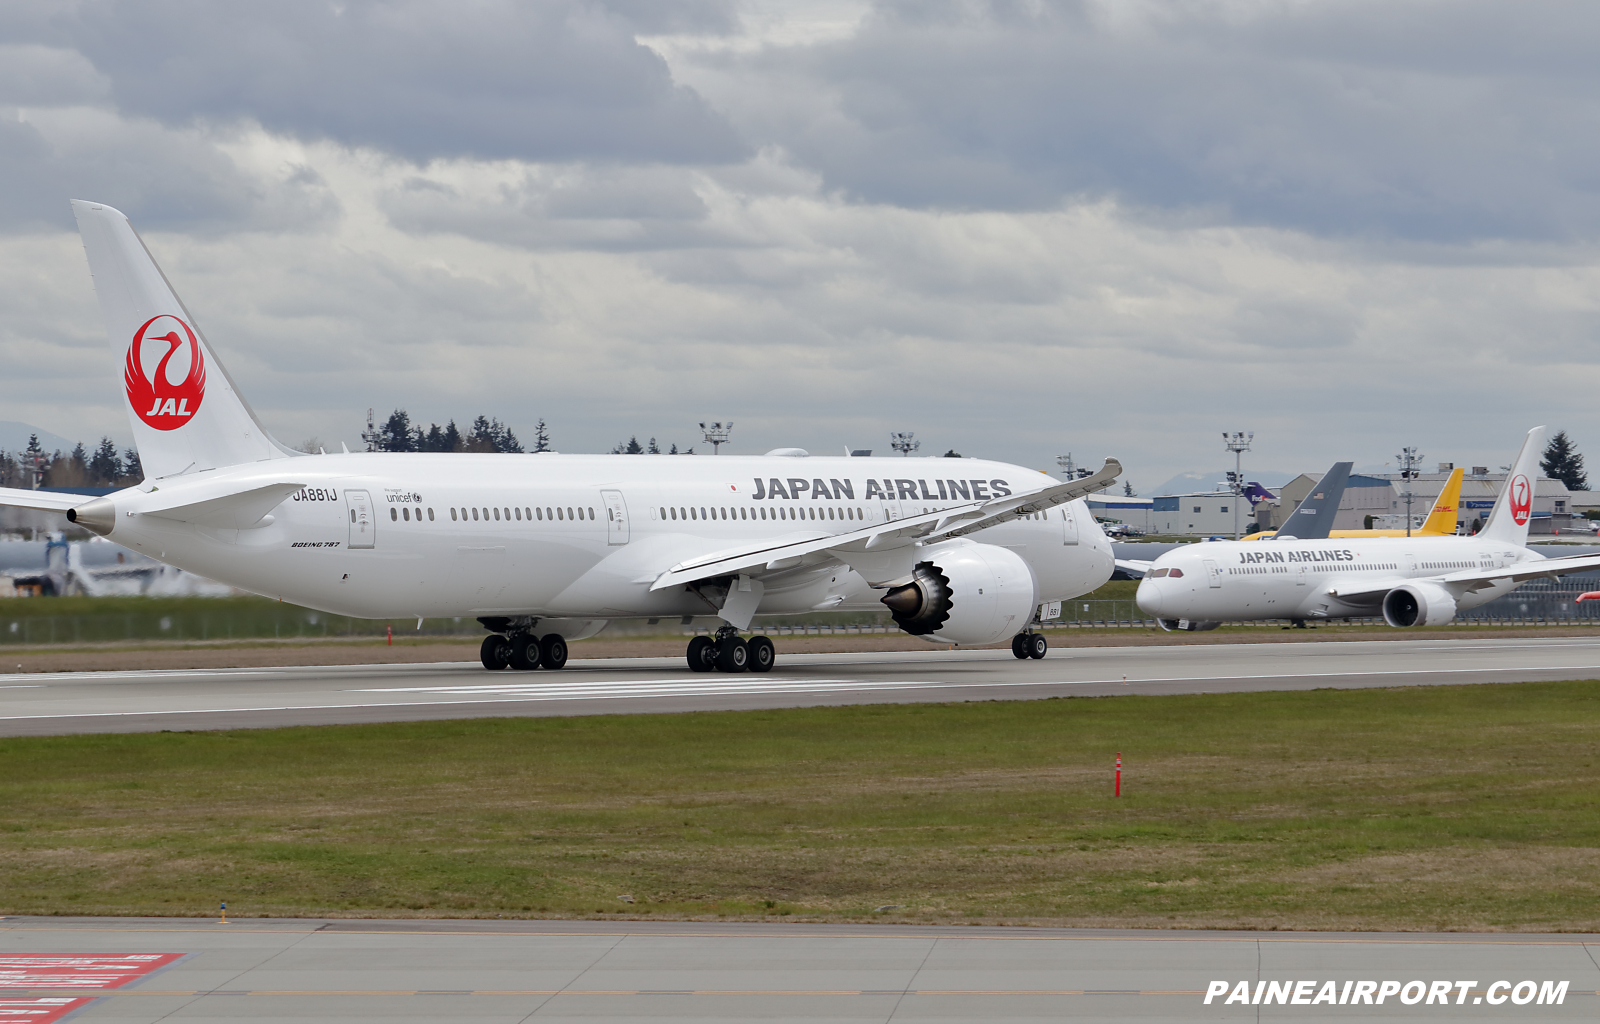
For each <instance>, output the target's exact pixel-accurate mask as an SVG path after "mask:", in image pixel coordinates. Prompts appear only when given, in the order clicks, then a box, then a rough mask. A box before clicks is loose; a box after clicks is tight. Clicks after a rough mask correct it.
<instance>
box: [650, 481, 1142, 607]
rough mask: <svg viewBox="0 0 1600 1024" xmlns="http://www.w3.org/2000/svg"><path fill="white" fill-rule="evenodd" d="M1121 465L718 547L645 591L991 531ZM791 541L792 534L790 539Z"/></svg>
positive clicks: (1072, 494) (1079, 491) (1067, 497)
mask: <svg viewBox="0 0 1600 1024" xmlns="http://www.w3.org/2000/svg"><path fill="white" fill-rule="evenodd" d="M1121 472H1122V464H1121V463H1120V462H1118V461H1117V460H1116V459H1106V462H1105V466H1104V467H1102V468H1101V470H1100V471H1099V472H1098V473H1095V474H1094V475H1093V476H1087V477H1084V478H1083V479H1081V480H1067V481H1062V482H1061V483H1058V484H1053V485H1051V486H1049V487H1045V488H1041V489H1040V490H1037V491H1032V492H1030V493H1028V494H1016V495H1010V496H1008V497H1004V498H991V499H989V500H988V501H980V502H973V503H971V504H968V505H957V506H955V507H954V508H946V509H940V510H938V511H936V512H927V513H924V514H921V515H915V516H907V517H905V518H904V519H892V520H889V521H888V522H885V523H879V524H877V525H874V526H868V527H864V528H862V529H859V530H852V531H850V532H849V533H842V534H825V535H816V534H813V535H810V536H807V537H802V538H799V539H790V540H786V541H777V542H774V541H764V542H758V543H756V544H751V545H748V546H746V547H743V548H724V549H723V550H721V551H715V552H712V553H710V554H707V555H703V556H701V557H699V558H691V559H686V560H685V561H682V562H679V563H678V564H677V565H674V566H673V567H672V568H670V569H668V570H667V571H666V572H664V573H662V574H661V575H660V576H659V577H658V578H657V579H656V581H655V583H653V584H652V585H651V587H650V589H651V590H663V589H665V588H667V587H674V586H681V585H683V584H686V583H694V582H697V581H699V580H705V579H713V578H716V577H718V576H733V575H738V574H740V573H758V572H769V571H779V570H781V569H785V568H791V567H793V566H796V565H799V564H800V561H799V560H800V559H804V558H805V557H806V556H808V555H815V554H817V553H820V552H831V553H832V557H833V558H834V559H835V560H837V561H840V562H848V561H849V560H850V558H849V556H850V553H851V552H856V553H860V552H865V551H869V550H878V549H883V548H892V547H900V546H903V545H907V544H915V543H917V542H918V541H928V540H934V539H945V538H950V537H964V536H967V535H968V534H972V533H977V532H978V531H979V530H986V529H988V528H989V527H991V526H998V525H1000V524H1001V523H1006V522H1011V521H1012V520H1014V519H1019V518H1021V517H1023V516H1027V515H1032V514H1033V513H1035V512H1042V511H1045V510H1046V509H1051V508H1054V507H1056V506H1058V505H1064V504H1066V503H1067V502H1069V501H1072V500H1073V499H1075V498H1081V497H1083V496H1084V495H1085V494H1093V493H1094V492H1095V491H1098V490H1099V489H1100V488H1102V487H1105V486H1106V485H1107V484H1109V483H1111V482H1112V481H1114V480H1116V478H1117V476H1118V475H1120V474H1121ZM791 538H792V535H791Z"/></svg>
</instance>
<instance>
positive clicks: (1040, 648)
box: [1024, 633, 1050, 661]
mask: <svg viewBox="0 0 1600 1024" xmlns="http://www.w3.org/2000/svg"><path fill="white" fill-rule="evenodd" d="M1024 639H1025V640H1027V641H1028V657H1030V658H1033V659H1034V660H1035V661H1037V660H1038V659H1040V658H1042V657H1044V652H1045V651H1048V650H1049V649H1050V641H1048V640H1046V639H1045V638H1044V634H1043V633H1029V634H1027V635H1026V636H1025V637H1024Z"/></svg>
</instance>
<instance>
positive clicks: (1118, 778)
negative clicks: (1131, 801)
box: [1116, 750, 1122, 796]
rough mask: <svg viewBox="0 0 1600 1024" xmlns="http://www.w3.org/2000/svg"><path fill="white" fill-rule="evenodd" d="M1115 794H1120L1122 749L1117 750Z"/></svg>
mask: <svg viewBox="0 0 1600 1024" xmlns="http://www.w3.org/2000/svg"><path fill="white" fill-rule="evenodd" d="M1116 795H1117V796H1121V795H1122V751H1120V750H1119V751H1117V792H1116Z"/></svg>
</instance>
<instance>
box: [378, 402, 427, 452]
mask: <svg viewBox="0 0 1600 1024" xmlns="http://www.w3.org/2000/svg"><path fill="white" fill-rule="evenodd" d="M421 435H422V431H421V429H420V428H419V429H417V430H412V429H411V417H410V416H408V415H407V414H406V411H405V410H404V409H396V410H395V411H394V412H392V413H390V414H389V419H388V420H387V421H386V422H385V423H384V425H383V427H382V428H381V429H379V431H378V450H379V451H380V452H414V451H416V450H417V449H418V448H419V447H421V440H422V437H421Z"/></svg>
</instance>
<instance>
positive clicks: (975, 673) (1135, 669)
mask: <svg viewBox="0 0 1600 1024" xmlns="http://www.w3.org/2000/svg"><path fill="white" fill-rule="evenodd" d="M1574 678H1577V679H1588V678H1600V638H1587V637H1570V638H1567V637H1563V638H1532V639H1515V638H1513V639H1477V640H1473V639H1459V640H1456V639H1446V640H1375V641H1363V642H1355V643H1352V642H1329V643H1304V642H1302V643H1268V644H1216V645H1197V646H1178V647H1094V648H1079V649H1056V650H1052V651H1051V652H1050V654H1049V656H1048V657H1046V658H1045V659H1043V660H1042V661H1018V660H1017V659H1015V658H1014V657H1012V656H1011V654H1010V652H1008V651H992V650H983V651H919V652H911V653H860V654H813V655H789V656H784V657H780V661H779V664H778V667H777V669H775V670H774V671H773V672H771V673H769V674H767V675H750V674H744V675H724V674H721V673H706V674H696V673H692V672H689V671H688V669H687V667H686V666H685V665H684V662H683V661H682V660H681V659H678V658H635V659H615V660H594V661H573V662H571V663H569V665H568V666H567V668H566V669H564V670H562V671H560V672H548V671H535V672H525V673H519V672H513V671H510V670H507V671H502V672H493V673H491V672H488V671H485V670H484V669H483V668H482V666H480V665H477V664H476V663H470V664H469V663H460V664H426V665H342V666H324V667H309V668H307V667H293V668H249V669H207V670H194V671H176V672H175V671H140V672H82V673H36V674H17V675H0V735H5V736H20V735H47V734H59V733H70V732H139V731H153V730H161V729H175V730H176V729H225V728H250V727H267V726H282V725H318V724H334V723H355V722H382V721H415V720H421V719H446V718H477V717H483V716H514V715H588V714H628V713H639V712H673V711H700V710H718V709H722V710H726V709H750V708H771V707H796V706H803V705H826V704H873V703H899V702H915V701H964V700H1029V699H1038V698H1043V697H1061V696H1088V695H1112V694H1131V693H1143V694H1172V693H1202V692H1218V691H1250V690H1303V689H1313V688H1317V687H1338V688H1355V687H1377V686H1416V685H1440V684H1449V683H1502V682H1524V681H1532V680H1549V679H1574Z"/></svg>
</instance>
